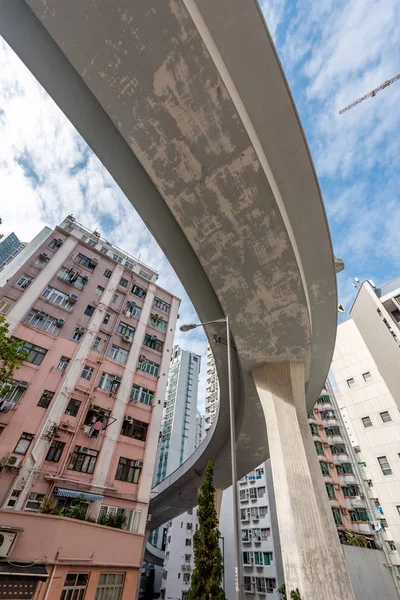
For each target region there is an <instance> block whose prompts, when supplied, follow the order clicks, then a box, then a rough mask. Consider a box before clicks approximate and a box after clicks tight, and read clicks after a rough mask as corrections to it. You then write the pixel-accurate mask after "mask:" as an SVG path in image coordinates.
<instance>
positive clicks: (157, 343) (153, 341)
mask: <svg viewBox="0 0 400 600" xmlns="http://www.w3.org/2000/svg"><path fill="white" fill-rule="evenodd" d="M143 345H144V346H147V347H148V348H151V349H152V350H155V351H156V352H162V351H163V347H164V342H162V341H161V340H159V339H158V338H157V336H156V335H150V334H148V333H146V335H145V336H144V342H143Z"/></svg>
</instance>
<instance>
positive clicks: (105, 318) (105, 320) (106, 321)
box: [103, 313, 111, 325]
mask: <svg viewBox="0 0 400 600" xmlns="http://www.w3.org/2000/svg"><path fill="white" fill-rule="evenodd" d="M110 317H111V315H110V313H106V314H105V315H104V319H103V324H104V325H107V323H108V321H109V320H110Z"/></svg>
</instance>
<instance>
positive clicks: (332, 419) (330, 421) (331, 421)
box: [325, 417, 340, 427]
mask: <svg viewBox="0 0 400 600" xmlns="http://www.w3.org/2000/svg"><path fill="white" fill-rule="evenodd" d="M325 424H326V425H329V426H330V427H331V426H332V427H333V425H340V423H339V421H338V420H337V418H336V417H329V419H325Z"/></svg>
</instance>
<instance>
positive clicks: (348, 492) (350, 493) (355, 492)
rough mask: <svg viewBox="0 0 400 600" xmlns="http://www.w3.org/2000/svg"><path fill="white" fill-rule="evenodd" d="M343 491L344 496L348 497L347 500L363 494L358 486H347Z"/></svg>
mask: <svg viewBox="0 0 400 600" xmlns="http://www.w3.org/2000/svg"><path fill="white" fill-rule="evenodd" d="M342 489H343V495H344V496H346V498H354V497H355V496H359V495H360V493H361V492H360V488H359V487H358V485H347V486H345V487H344V488H342Z"/></svg>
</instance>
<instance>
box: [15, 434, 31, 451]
mask: <svg viewBox="0 0 400 600" xmlns="http://www.w3.org/2000/svg"><path fill="white" fill-rule="evenodd" d="M34 437H35V436H34V435H32V434H31V433H25V431H24V433H23V434H22V435H21V437H20V438H19V441H18V444H17V445H16V446H15V450H14V452H15V454H26V451H27V450H28V448H29V446H30V445H31V441H32V440H33V438H34Z"/></svg>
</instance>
